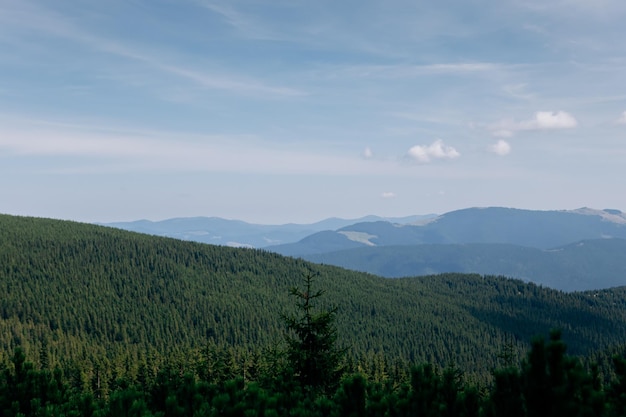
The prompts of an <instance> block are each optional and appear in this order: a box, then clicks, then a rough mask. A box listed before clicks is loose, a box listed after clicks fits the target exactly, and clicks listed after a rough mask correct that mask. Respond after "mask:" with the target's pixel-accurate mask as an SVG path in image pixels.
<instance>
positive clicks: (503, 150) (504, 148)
mask: <svg viewBox="0 0 626 417" xmlns="http://www.w3.org/2000/svg"><path fill="white" fill-rule="evenodd" d="M488 149H489V152H493V153H495V154H496V155H500V156H504V155H508V154H509V153H510V152H511V145H509V143H508V142H507V141H505V140H502V139H500V140H499V141H497V142H496V143H494V144H493V145H491V146H489V148H488Z"/></svg>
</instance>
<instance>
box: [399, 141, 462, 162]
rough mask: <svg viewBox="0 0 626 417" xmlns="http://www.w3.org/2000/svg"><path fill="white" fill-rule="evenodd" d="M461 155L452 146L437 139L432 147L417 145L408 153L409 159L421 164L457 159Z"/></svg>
mask: <svg viewBox="0 0 626 417" xmlns="http://www.w3.org/2000/svg"><path fill="white" fill-rule="evenodd" d="M459 156H461V154H460V153H459V152H458V151H457V150H456V149H454V148H453V147H452V146H448V145H446V144H444V143H443V141H442V140H441V139H437V140H436V141H434V142H433V143H431V144H430V145H415V146H413V147H412V148H411V149H409V150H408V152H407V157H408V158H409V159H410V160H411V161H413V162H417V163H420V164H425V163H428V162H431V161H432V160H433V159H456V158H458V157H459Z"/></svg>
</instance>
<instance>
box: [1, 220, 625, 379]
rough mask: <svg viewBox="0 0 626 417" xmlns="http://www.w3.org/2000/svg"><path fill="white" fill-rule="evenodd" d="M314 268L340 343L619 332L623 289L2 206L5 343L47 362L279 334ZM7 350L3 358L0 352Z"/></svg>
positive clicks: (444, 354) (387, 344) (416, 351)
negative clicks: (38, 215)
mask: <svg viewBox="0 0 626 417" xmlns="http://www.w3.org/2000/svg"><path fill="white" fill-rule="evenodd" d="M310 270H312V271H314V272H316V273H319V276H318V277H317V278H316V282H315V283H316V285H317V286H318V287H319V288H321V289H323V290H325V291H326V294H325V296H324V298H323V302H324V303H326V304H327V305H329V306H330V305H336V306H337V307H338V312H337V326H338V333H339V341H340V343H341V344H343V345H344V346H347V347H348V348H349V351H350V352H352V353H353V354H355V355H368V354H375V353H384V354H385V356H386V357H387V358H399V359H406V360H411V361H415V362H421V361H428V362H435V363H440V364H442V363H449V362H452V361H454V362H455V363H456V364H458V365H459V366H461V367H463V368H464V369H466V370H470V371H471V370H476V371H480V370H483V371H484V370H487V371H489V370H490V369H491V368H492V367H493V365H494V363H495V361H496V358H497V355H498V354H499V353H500V352H501V350H502V348H503V346H504V345H506V344H510V343H512V344H513V345H514V347H516V348H520V349H521V348H523V347H524V346H526V344H527V343H528V341H529V340H530V339H531V336H533V335H536V334H546V333H547V332H548V331H549V330H550V329H551V328H560V329H562V330H563V336H564V340H565V341H566V342H567V343H568V345H569V348H570V352H571V353H574V354H586V353H589V352H591V351H592V350H598V349H602V348H604V347H606V346H609V345H614V344H621V343H624V342H625V341H626V328H625V327H624V326H623V323H624V321H625V320H626V301H625V300H626V290H625V289H624V288H617V289H613V290H605V291H598V292H589V293H570V294H568V293H562V292H559V291H554V290H550V289H546V288H541V287H538V286H535V285H529V284H525V283H523V282H521V281H515V280H507V279H505V278H497V277H481V276H477V275H460V274H448V275H439V276H429V277H419V278H410V279H398V280H388V279H384V278H379V277H376V276H373V275H368V274H364V273H357V272H352V271H347V270H343V269H340V268H336V267H328V266H318V265H313V264H309V263H306V262H304V261H301V260H296V259H291V258H285V257H282V256H280V255H277V254H273V253H268V252H265V251H261V250H251V249H234V248H227V247H218V246H211V245H205V244H199V243H193V242H186V241H179V240H175V239H168V238H160V237H154V236H148V235H142V234H136V233H131V232H126V231H121V230H117V229H112V228H106V227H102V226H94V225H87V224H81V223H74V222H67V221H58V220H47V219H35V218H25V217H15V216H7V215H0V294H2V297H1V298H0V351H1V352H2V355H3V356H5V357H6V355H8V352H10V351H11V350H12V349H13V348H14V347H16V346H17V345H20V346H23V347H24V348H25V349H26V351H27V352H34V353H36V352H38V351H39V350H40V347H41V346H42V344H45V345H46V346H47V349H49V351H50V352H51V353H50V355H51V360H53V361H58V360H60V358H63V359H64V360H65V359H67V360H72V359H75V360H83V361H84V360H91V359H90V358H97V357H108V358H112V357H116V356H118V357H119V356H126V357H137V356H141V355H145V354H147V353H150V354H154V352H157V353H158V354H166V353H168V352H185V351H186V349H192V348H195V347H201V346H205V345H206V344H207V343H209V342H215V343H217V344H220V345H227V346H237V347H243V348H250V349H259V348H262V347H265V346H270V345H273V344H276V343H280V341H281V340H282V334H283V329H284V325H283V322H282V321H281V318H280V317H281V313H289V312H291V311H293V308H294V307H293V302H292V300H291V299H290V298H289V288H290V287H292V286H297V285H299V284H300V283H301V282H302V276H303V274H304V273H306V272H307V271H310ZM0 359H1V358H0Z"/></svg>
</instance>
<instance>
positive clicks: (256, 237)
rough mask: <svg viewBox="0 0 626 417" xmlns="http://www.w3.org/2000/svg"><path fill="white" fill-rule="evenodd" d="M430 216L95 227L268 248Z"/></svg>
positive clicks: (183, 220) (184, 220)
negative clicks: (313, 236)
mask: <svg viewBox="0 0 626 417" xmlns="http://www.w3.org/2000/svg"><path fill="white" fill-rule="evenodd" d="M434 217H436V215H435V214H427V215H415V216H407V217H379V216H373V215H371V216H365V217H361V218H358V219H340V218H337V217H333V218H328V219H325V220H322V221H319V222H315V223H310V224H295V223H288V224H281V225H264V224H254V223H247V222H244V221H241V220H229V219H224V218H220V217H179V218H172V219H166V220H161V221H150V220H137V221H131V222H114V223H99V225H102V226H109V227H115V228H118V229H123V230H128V231H132V232H139V233H145V234H149V235H155V236H165V237H172V238H176V239H181V240H190V241H194V242H200V243H209V244H214V245H224V246H231V247H253V248H263V247H266V246H270V245H277V244H287V243H292V242H297V241H299V240H301V239H303V238H305V237H306V236H309V235H311V234H315V233H318V232H321V231H325V230H337V229H340V228H342V227H346V226H348V225H351V224H354V223H363V222H374V221H388V222H393V223H397V224H409V223H416V222H421V221H426V220H429V219H431V218H434Z"/></svg>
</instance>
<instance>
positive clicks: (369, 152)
mask: <svg viewBox="0 0 626 417" xmlns="http://www.w3.org/2000/svg"><path fill="white" fill-rule="evenodd" d="M362 155H363V157H364V158H366V159H370V158H371V157H373V156H374V153H373V152H372V149H371V148H370V147H369V146H368V147H367V148H365V149H363V154H362Z"/></svg>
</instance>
